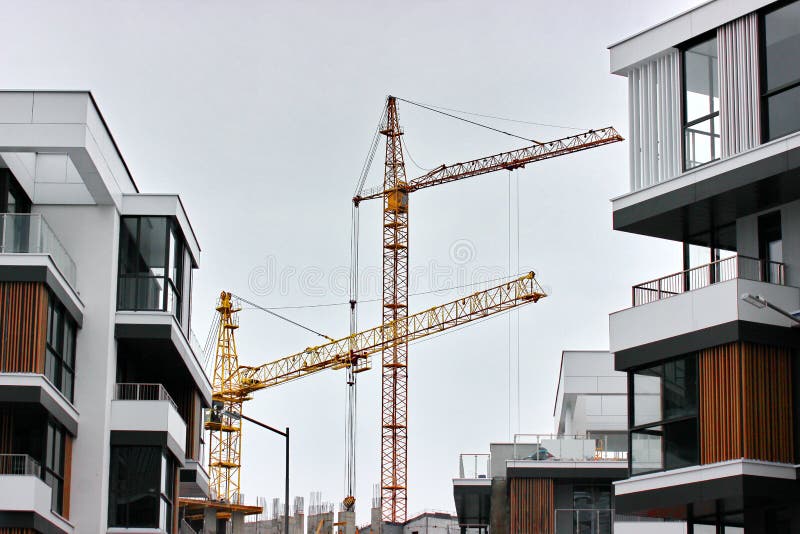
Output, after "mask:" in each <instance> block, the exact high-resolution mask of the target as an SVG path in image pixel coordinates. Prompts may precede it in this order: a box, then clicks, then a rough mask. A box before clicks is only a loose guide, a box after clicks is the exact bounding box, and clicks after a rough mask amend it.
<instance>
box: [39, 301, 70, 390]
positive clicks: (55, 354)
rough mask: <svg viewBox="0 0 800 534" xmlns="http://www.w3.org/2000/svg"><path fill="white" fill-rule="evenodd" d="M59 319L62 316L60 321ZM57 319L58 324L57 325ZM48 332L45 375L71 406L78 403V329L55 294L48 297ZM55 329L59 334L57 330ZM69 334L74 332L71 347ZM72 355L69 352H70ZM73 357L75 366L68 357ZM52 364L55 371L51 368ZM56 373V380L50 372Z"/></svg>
mask: <svg viewBox="0 0 800 534" xmlns="http://www.w3.org/2000/svg"><path fill="white" fill-rule="evenodd" d="M56 315H57V316H58V317H57V318H56ZM54 319H56V320H57V322H58V324H54ZM46 328H47V332H46V333H45V354H44V360H45V367H44V375H45V376H46V377H47V379H48V380H50V382H51V383H52V384H53V386H55V388H56V389H57V390H58V391H60V392H61V393H62V394H63V395H64V396H65V397H66V398H67V400H69V402H74V401H75V367H76V365H77V355H76V353H75V349H76V348H77V338H78V325H77V323H76V322H75V320H74V319H73V318H72V317H71V316H70V315H69V313H68V312H67V309H66V307H65V306H64V305H63V304H62V303H61V302H60V301H59V300H58V299H57V298H56V296H55V295H54V294H53V292H52V291H48V295H47V327H46ZM54 329H55V332H53V330H54ZM67 330H69V331H71V332H72V335H71V340H70V341H69V345H70V346H69V347H68V346H67ZM68 351H69V352H68ZM69 355H71V360H72V361H71V362H70V361H69V360H68V356H69ZM51 362H52V367H51ZM51 369H52V376H51V372H50V370H51ZM65 371H66V372H67V373H68V376H69V378H68V381H69V387H68V388H66V387H65V385H66V384H65V382H64V380H65Z"/></svg>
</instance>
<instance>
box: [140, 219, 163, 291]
mask: <svg viewBox="0 0 800 534" xmlns="http://www.w3.org/2000/svg"><path fill="white" fill-rule="evenodd" d="M139 224H140V228H139V255H140V258H141V264H140V269H139V273H146V274H150V275H151V276H164V269H165V268H166V260H167V257H166V256H167V219H166V217H142V218H141V219H140V222H139Z"/></svg>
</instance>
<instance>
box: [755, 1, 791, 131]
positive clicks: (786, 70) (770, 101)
mask: <svg viewBox="0 0 800 534" xmlns="http://www.w3.org/2000/svg"><path fill="white" fill-rule="evenodd" d="M761 50H762V57H763V61H762V73H761V88H762V124H763V127H764V138H765V141H771V140H772V139H777V138H779V137H782V136H784V135H787V134H790V133H792V132H796V131H797V130H800V63H798V62H797V58H798V57H800V2H792V3H791V4H789V5H784V6H783V7H780V8H778V9H775V10H772V11H769V12H767V13H765V14H764V15H763V17H762V19H761Z"/></svg>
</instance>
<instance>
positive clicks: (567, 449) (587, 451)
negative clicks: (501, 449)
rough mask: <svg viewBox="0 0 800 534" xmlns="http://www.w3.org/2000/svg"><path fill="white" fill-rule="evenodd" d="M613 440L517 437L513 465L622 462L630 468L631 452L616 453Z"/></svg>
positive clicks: (617, 451) (611, 438) (521, 435)
mask: <svg viewBox="0 0 800 534" xmlns="http://www.w3.org/2000/svg"><path fill="white" fill-rule="evenodd" d="M615 441H616V440H614V438H613V437H611V436H606V435H595V436H565V435H560V434H558V435H554V434H516V435H515V436H514V443H513V456H512V459H511V461H522V462H569V463H585V462H620V463H621V464H623V463H624V464H625V467H627V461H628V452H627V451H626V450H614V449H620V448H622V447H616V446H614V445H615Z"/></svg>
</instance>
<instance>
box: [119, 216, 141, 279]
mask: <svg viewBox="0 0 800 534" xmlns="http://www.w3.org/2000/svg"><path fill="white" fill-rule="evenodd" d="M138 223H139V219H138V217H123V218H122V224H121V227H120V234H119V272H120V273H121V274H132V273H137V272H139V264H140V261H139V252H138V250H137V247H136V236H137V233H138Z"/></svg>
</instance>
